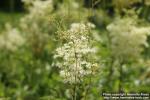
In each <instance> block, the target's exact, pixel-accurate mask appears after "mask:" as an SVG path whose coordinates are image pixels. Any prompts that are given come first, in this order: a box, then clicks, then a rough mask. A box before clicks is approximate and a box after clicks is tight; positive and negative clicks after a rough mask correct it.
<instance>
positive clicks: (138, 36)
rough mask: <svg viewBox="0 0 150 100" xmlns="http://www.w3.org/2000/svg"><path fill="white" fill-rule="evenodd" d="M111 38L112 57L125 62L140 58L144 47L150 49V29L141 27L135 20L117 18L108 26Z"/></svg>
mask: <svg viewBox="0 0 150 100" xmlns="http://www.w3.org/2000/svg"><path fill="white" fill-rule="evenodd" d="M107 30H108V31H109V34H110V38H111V50H112V55H113V56H114V57H116V58H122V59H124V60H135V59H138V58H139V57H140V54H141V52H142V51H143V49H144V48H143V47H148V46H149V45H148V43H147V37H148V35H150V27H140V26H139V25H138V23H137V20H136V19H135V18H123V19H120V18H117V19H116V20H115V21H114V22H113V23H111V24H109V25H108V26H107Z"/></svg>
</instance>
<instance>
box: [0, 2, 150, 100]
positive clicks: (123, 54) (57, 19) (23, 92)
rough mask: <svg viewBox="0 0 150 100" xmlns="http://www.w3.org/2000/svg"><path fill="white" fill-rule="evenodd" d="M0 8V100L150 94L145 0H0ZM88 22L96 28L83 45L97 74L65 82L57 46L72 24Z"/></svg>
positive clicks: (98, 99)
mask: <svg viewBox="0 0 150 100" xmlns="http://www.w3.org/2000/svg"><path fill="white" fill-rule="evenodd" d="M1 5H3V6H1ZM0 9H1V11H0V100H1V98H2V100H7V99H8V100H71V99H73V100H103V97H102V95H101V94H102V93H103V92H147V93H149V92H150V47H149V44H150V36H149V34H150V13H149V12H150V0H22V1H19V0H1V1H0ZM89 22H90V23H92V24H94V26H95V28H94V29H88V31H90V32H89V33H88V34H89V35H88V36H89V38H90V39H91V41H92V42H89V44H88V45H89V46H90V45H92V47H94V48H96V50H97V51H96V54H92V56H90V58H91V59H95V60H88V61H89V62H91V63H93V62H96V63H97V67H96V72H95V74H94V75H89V76H86V77H85V78H84V80H83V81H82V82H80V83H75V84H74V83H73V84H71V83H69V82H65V81H64V79H63V78H62V77H61V74H60V72H61V68H60V66H58V65H57V62H65V61H63V56H62V58H61V59H55V57H54V56H55V55H56V54H57V48H59V47H63V46H64V44H65V43H68V41H69V40H67V39H68V38H67V39H66V38H65V39H66V40H65V39H64V37H63V36H65V34H66V32H67V30H69V29H70V26H71V25H72V24H73V23H84V24H86V23H89ZM81 28H82V27H81ZM81 33H82V32H81ZM70 34H71V33H70ZM82 35H83V34H80V35H79V38H80V37H81V36H82ZM76 36H77V35H75V37H76ZM62 38H63V39H62ZM85 49H87V48H85ZM67 50H68V52H69V50H70V49H67ZM83 53H84V51H83ZM64 54H66V53H64ZM81 55H83V54H82V53H81ZM86 57H87V55H84V57H83V59H85V58H86ZM70 59H71V58H70ZM86 59H88V57H87V58H86ZM61 65H63V63H62V64H61ZM70 65H71V64H70ZM64 66H65V65H64ZM74 87H76V89H74Z"/></svg>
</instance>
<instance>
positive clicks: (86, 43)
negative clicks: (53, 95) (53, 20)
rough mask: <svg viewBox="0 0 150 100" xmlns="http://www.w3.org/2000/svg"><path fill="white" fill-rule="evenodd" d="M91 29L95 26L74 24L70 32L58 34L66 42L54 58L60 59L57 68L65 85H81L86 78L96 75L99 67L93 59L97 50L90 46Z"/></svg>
mask: <svg viewBox="0 0 150 100" xmlns="http://www.w3.org/2000/svg"><path fill="white" fill-rule="evenodd" d="M90 28H94V25H93V24H90V23H88V24H83V23H73V24H72V25H71V28H70V29H69V30H67V31H63V32H60V33H59V32H58V34H61V35H62V36H63V37H62V38H61V39H64V40H65V41H66V42H65V43H64V44H63V45H62V46H60V47H58V48H57V49H56V54H55V55H54V58H59V59H60V60H59V62H57V66H58V67H59V68H60V76H61V77H62V78H63V79H64V82H65V83H66V82H67V83H71V84H72V83H79V82H82V81H83V79H84V77H85V76H87V75H92V74H95V71H96V70H95V69H97V67H98V66H97V63H95V62H94V61H93V59H92V56H93V55H94V54H95V53H96V49H95V48H93V47H92V46H91V44H90V37H89V33H90Z"/></svg>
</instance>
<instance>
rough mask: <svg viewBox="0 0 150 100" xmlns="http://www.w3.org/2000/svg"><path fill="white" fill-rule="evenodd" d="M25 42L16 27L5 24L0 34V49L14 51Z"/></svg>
mask: <svg viewBox="0 0 150 100" xmlns="http://www.w3.org/2000/svg"><path fill="white" fill-rule="evenodd" d="M24 43H25V39H24V37H23V36H22V35H21V34H20V32H19V30H18V29H17V28H12V27H11V25H10V24H6V30H5V31H4V32H3V33H2V34H1V35H0V49H4V50H8V51H16V50H18V48H19V47H20V46H22V45H23V44H24Z"/></svg>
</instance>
